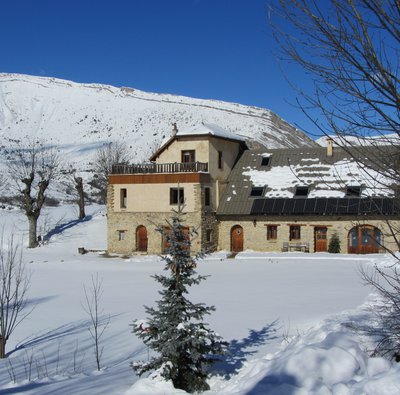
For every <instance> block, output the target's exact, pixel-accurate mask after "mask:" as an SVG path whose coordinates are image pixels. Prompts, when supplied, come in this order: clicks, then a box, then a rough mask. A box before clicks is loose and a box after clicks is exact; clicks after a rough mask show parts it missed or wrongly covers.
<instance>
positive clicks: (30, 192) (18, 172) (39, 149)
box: [7, 141, 60, 248]
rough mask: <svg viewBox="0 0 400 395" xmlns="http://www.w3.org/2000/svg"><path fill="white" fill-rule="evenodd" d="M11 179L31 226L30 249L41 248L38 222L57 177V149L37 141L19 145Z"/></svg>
mask: <svg viewBox="0 0 400 395" xmlns="http://www.w3.org/2000/svg"><path fill="white" fill-rule="evenodd" d="M12 155H13V159H12V160H10V161H9V162H8V163H7V165H8V175H9V177H10V179H11V180H12V182H13V184H14V186H15V188H16V190H17V191H18V193H19V196H20V198H21V199H20V204H21V207H22V209H23V210H24V211H25V215H26V217H27V218H28V222H29V243H28V246H29V248H34V247H37V246H38V240H37V222H38V219H39V216H40V212H41V210H42V207H43V205H44V203H45V200H46V190H47V188H48V186H49V185H50V183H51V182H52V181H53V180H54V179H55V177H56V176H57V172H58V169H59V164H60V161H59V156H58V153H57V151H56V150H55V149H53V148H49V147H45V146H44V145H43V143H41V142H38V141H34V142H32V143H31V144H30V145H26V146H24V145H21V144H20V143H17V144H16V146H15V147H14V148H13V149H12Z"/></svg>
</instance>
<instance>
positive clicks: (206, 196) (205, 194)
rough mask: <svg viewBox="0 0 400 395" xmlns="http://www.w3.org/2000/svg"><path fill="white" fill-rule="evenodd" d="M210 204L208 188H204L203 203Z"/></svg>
mask: <svg viewBox="0 0 400 395" xmlns="http://www.w3.org/2000/svg"><path fill="white" fill-rule="evenodd" d="M210 204H211V195H210V188H208V187H206V188H204V205H205V206H210Z"/></svg>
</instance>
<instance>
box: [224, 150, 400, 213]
mask: <svg viewBox="0 0 400 395" xmlns="http://www.w3.org/2000/svg"><path fill="white" fill-rule="evenodd" d="M384 152H386V155H387V156H393V158H395V160H397V161H399V160H400V147H399V146H387V147H385V151H384ZM265 157H269V158H270V159H269V161H267V162H268V164H267V165H266V166H262V161H263V158H265ZM370 157H371V158H376V147H373V146H369V147H362V149H359V148H349V149H346V150H345V149H342V148H339V147H335V148H334V151H333V155H332V156H327V149H326V148H325V147H311V148H310V147H302V148H294V149H293V148H292V149H290V148H288V149H286V148H285V149H272V150H267V149H265V148H262V149H257V150H247V151H244V153H243V155H242V156H241V158H240V159H239V161H238V162H237V163H236V165H235V167H234V169H233V170H232V172H231V174H230V176H229V179H228V184H227V186H226V187H225V189H224V192H223V194H222V196H221V199H220V202H219V207H218V210H217V215H265V214H271V215H275V214H276V215H297V214H303V215H310V214H317V213H319V214H325V215H342V214H344V213H342V211H343V210H344V211H346V213H347V214H351V215H356V214H372V213H376V211H379V210H376V209H375V207H379V208H380V210H381V214H398V209H397V208H394V206H393V207H392V206H391V207H392V208H390V207H389V206H390V203H389V201H390V200H391V199H390V198H391V197H392V196H393V194H394V192H395V187H396V183H395V182H394V181H391V180H385V182H380V180H379V177H378V176H377V174H378V173H374V170H371V171H368V172H367V173H366V174H364V172H363V171H362V170H361V169H360V166H358V165H357V164H356V162H357V161H356V160H354V158H359V159H360V160H361V161H362V162H363V163H367V164H370V165H371V169H373V168H374V163H373V160H372V159H371V160H370V161H369V158H370ZM264 162H266V161H264ZM397 163H399V162H397ZM261 187H262V188H263V193H262V196H260V195H259V193H255V194H253V195H258V196H250V195H251V191H252V189H253V188H261ZM298 187H308V189H309V194H308V196H304V190H303V191H302V192H303V193H300V194H301V195H303V196H301V197H299V196H295V192H296V188H298ZM346 187H353V190H352V192H354V191H356V190H357V187H360V190H361V197H358V198H357V197H351V198H350V197H347V196H346ZM371 198H373V199H372V200H371ZM375 198H377V199H378V200H374V199H375ZM379 199H381V200H379ZM367 201H369V202H370V203H368V202H367ZM279 205H281V206H282V207H281V208H280V209H279V207H280V206H279ZM368 205H369V206H368ZM388 205H389V206H388ZM373 206H375V207H373Z"/></svg>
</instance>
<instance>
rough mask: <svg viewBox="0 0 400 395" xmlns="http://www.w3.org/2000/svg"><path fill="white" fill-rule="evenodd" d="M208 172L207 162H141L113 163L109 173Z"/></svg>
mask: <svg viewBox="0 0 400 395" xmlns="http://www.w3.org/2000/svg"><path fill="white" fill-rule="evenodd" d="M199 172H205V173H206V172H208V163H203V162H188V163H177V162H175V163H141V164H135V165H126V164H118V165H113V167H112V171H111V174H148V173H199Z"/></svg>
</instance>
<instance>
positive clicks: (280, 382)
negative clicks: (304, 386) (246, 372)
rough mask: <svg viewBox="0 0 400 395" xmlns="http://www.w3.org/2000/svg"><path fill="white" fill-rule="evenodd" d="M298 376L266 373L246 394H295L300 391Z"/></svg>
mask: <svg viewBox="0 0 400 395" xmlns="http://www.w3.org/2000/svg"><path fill="white" fill-rule="evenodd" d="M299 387H300V386H299V383H298V381H297V379H296V377H294V376H292V375H289V374H286V373H281V374H270V375H269V374H267V375H265V376H264V377H263V378H262V379H261V380H260V381H259V382H258V383H257V384H256V385H255V386H254V387H253V388H252V389H251V390H249V391H248V392H246V395H259V394H276V395H277V394H279V395H293V394H295V393H298V391H299Z"/></svg>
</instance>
